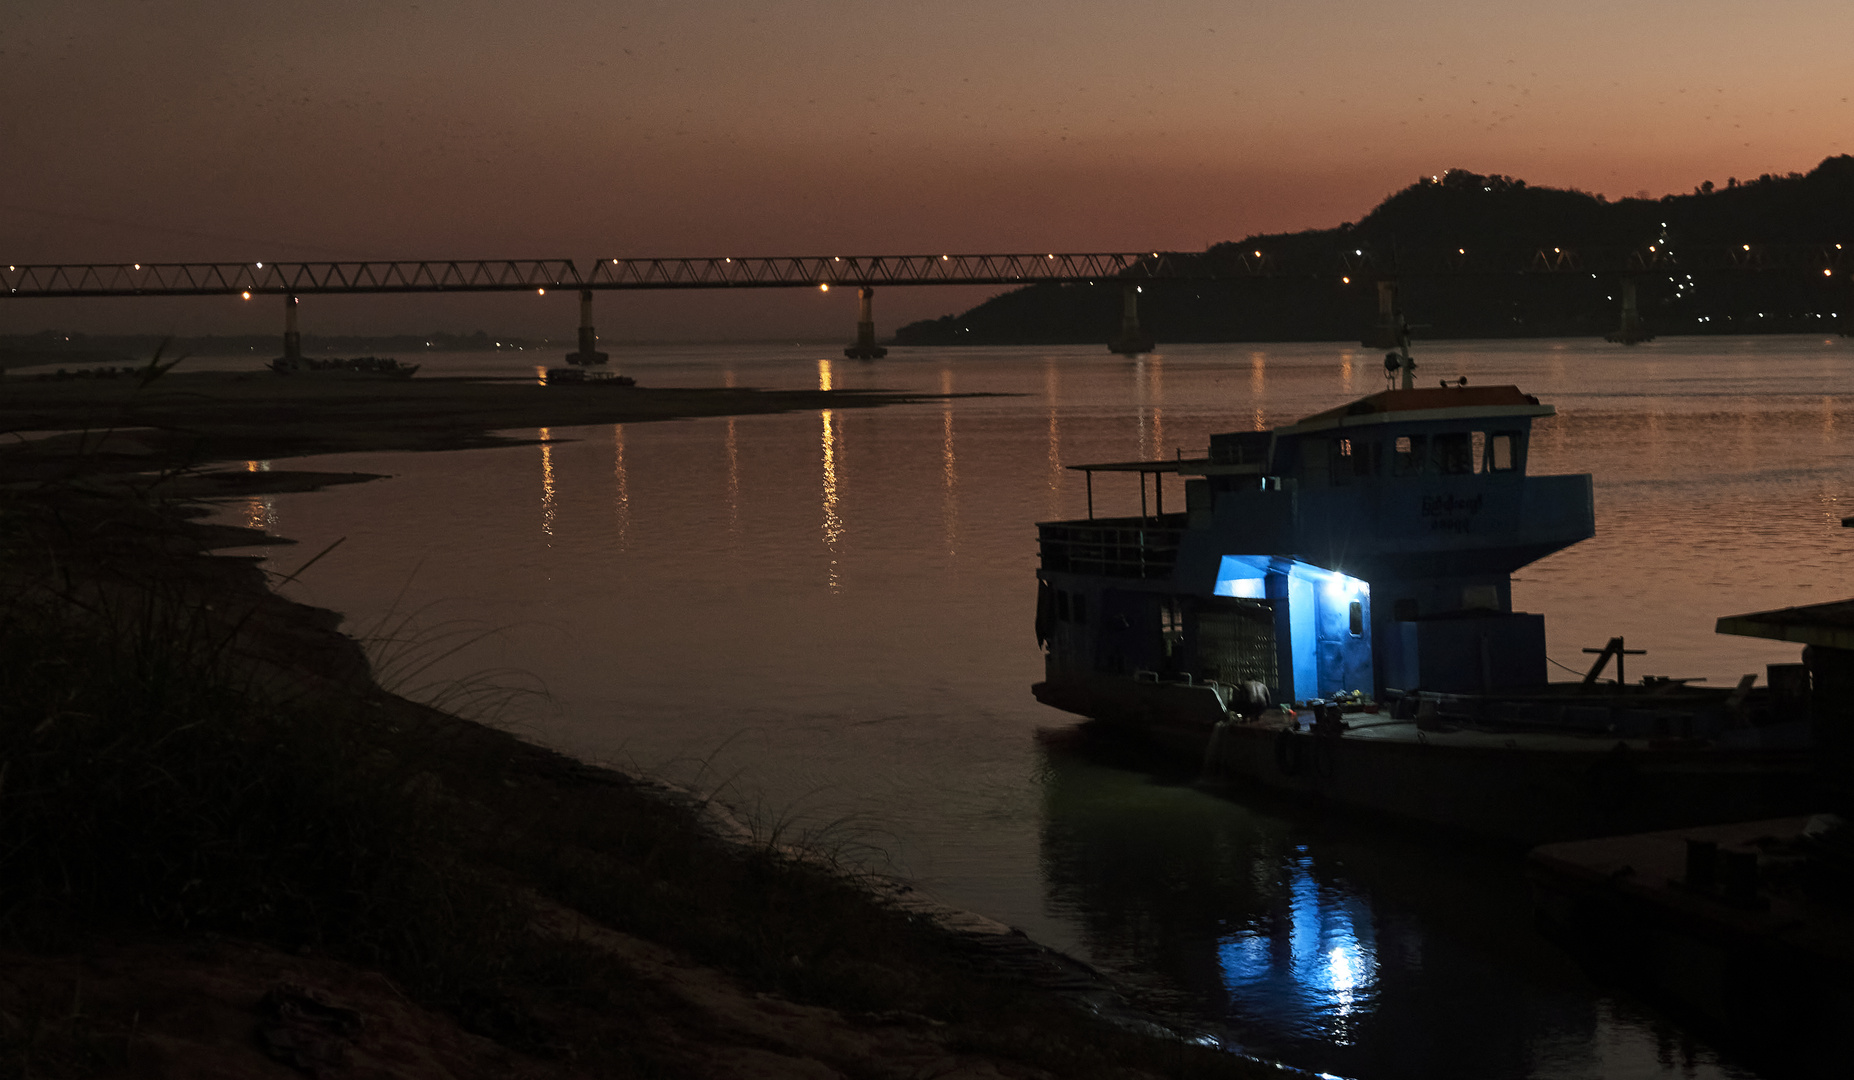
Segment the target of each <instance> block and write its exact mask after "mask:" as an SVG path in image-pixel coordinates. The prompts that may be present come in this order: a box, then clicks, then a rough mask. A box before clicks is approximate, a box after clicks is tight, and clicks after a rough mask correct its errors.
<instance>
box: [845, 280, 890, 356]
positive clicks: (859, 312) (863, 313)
mask: <svg viewBox="0 0 1854 1080" xmlns="http://www.w3.org/2000/svg"><path fill="white" fill-rule="evenodd" d="M843 355H845V356H847V357H849V358H850V359H852V360H880V359H882V358H883V357H884V356H887V355H888V350H887V349H885V348H883V347H882V346H880V345H877V344H876V339H875V290H874V289H873V288H871V287H869V286H868V285H859V286H857V289H856V341H855V343H854V344H851V345H847V346H845V347H844V350H843Z"/></svg>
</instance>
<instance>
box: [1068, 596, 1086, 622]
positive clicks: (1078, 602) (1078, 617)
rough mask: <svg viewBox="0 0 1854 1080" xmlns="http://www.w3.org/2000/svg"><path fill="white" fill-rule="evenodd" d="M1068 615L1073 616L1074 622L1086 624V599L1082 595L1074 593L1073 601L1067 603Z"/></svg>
mask: <svg viewBox="0 0 1854 1080" xmlns="http://www.w3.org/2000/svg"><path fill="white" fill-rule="evenodd" d="M1069 614H1070V615H1072V616H1074V617H1075V621H1076V622H1078V623H1085V622H1087V621H1088V597H1087V596H1086V595H1084V594H1082V593H1076V594H1075V597H1074V599H1073V600H1071V601H1070V603H1069Z"/></svg>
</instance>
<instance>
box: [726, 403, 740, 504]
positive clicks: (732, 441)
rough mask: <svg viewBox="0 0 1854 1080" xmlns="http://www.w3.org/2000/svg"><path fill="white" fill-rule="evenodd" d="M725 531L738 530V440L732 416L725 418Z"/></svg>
mask: <svg viewBox="0 0 1854 1080" xmlns="http://www.w3.org/2000/svg"><path fill="white" fill-rule="evenodd" d="M727 531H728V532H730V533H737V532H739V531H740V441H739V439H738V438H737V437H736V435H735V432H734V417H732V416H730V417H728V418H727Z"/></svg>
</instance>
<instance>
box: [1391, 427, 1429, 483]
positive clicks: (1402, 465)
mask: <svg viewBox="0 0 1854 1080" xmlns="http://www.w3.org/2000/svg"><path fill="white" fill-rule="evenodd" d="M1428 457H1429V439H1428V437H1427V436H1423V435H1399V436H1397V441H1396V442H1395V443H1393V444H1391V475H1392V476H1416V475H1418V474H1420V473H1421V472H1422V471H1423V464H1424V462H1425V461H1427V460H1428Z"/></svg>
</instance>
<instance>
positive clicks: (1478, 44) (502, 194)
mask: <svg viewBox="0 0 1854 1080" xmlns="http://www.w3.org/2000/svg"><path fill="white" fill-rule="evenodd" d="M1849 42H1854V3H1849V2H1848V0H1795V2H1784V0H1770V2H1763V3H1749V2H1745V0H1731V2H1720V0H1678V2H1676V0H1604V2H1586V0H1557V2H1548V3H1540V2H1538V0H1531V2H1523V3H1521V2H1507V0H1401V2H1395V3H1392V2H1379V0H1350V2H1342V0H1297V2H1286V0H1282V2H1272V0H1252V2H1244V3H1237V2H1227V0H1225V2H1213V0H1203V2H1166V0H1149V2H1144V3H1128V2H1126V0H1115V2H1112V3H1109V2H1096V0H1067V2H1063V3H1055V2H1049V0H1044V2H1037V3H1029V2H1023V3H1019V2H1011V0H987V2H978V3H966V2H918V0H917V2H915V3H885V2H880V0H854V2H815V3H797V2H792V3H770V2H769V3H757V2H751V0H676V2H668V3H642V2H639V3H628V2H622V0H553V2H546V0H524V2H520V3H513V2H509V3H490V2H468V0H458V2H443V0H421V2H419V3H411V4H408V3H391V2H371V0H370V2H317V0H304V2H300V3H288V4H283V3H269V2H243V0H225V2H220V3H210V4H209V3H203V2H196V3H162V2H131V0H117V2H104V0H99V2H85V0H8V2H7V3H5V4H0V259H3V260H4V261H6V262H9V263H24V262H78V261H86V262H87V261H135V260H139V261H143V262H153V261H169V260H205V259H224V260H246V259H249V260H257V259H264V260H292V259H324V258H341V259H355V258H371V259H384V258H448V257H499V258H500V257H566V258H573V259H577V260H582V261H589V260H591V259H594V258H598V257H612V256H632V255H683V254H688V255H707V254H717V255H719V254H734V255H743V254H744V255H753V254H848V253H852V252H859V253H861V252H868V253H874V252H887V253H901V252H940V251H953V250H961V251H1024V250H1034V251H1044V250H1142V249H1157V248H1177V249H1192V250H1195V249H1201V248H1203V247H1204V246H1205V245H1206V244H1207V243H1211V242H1215V241H1218V240H1225V239H1237V238H1240V237H1241V236H1243V235H1245V234H1247V233H1252V232H1259V231H1280V230H1291V229H1300V228H1309V227H1325V226H1330V225H1334V224H1337V223H1339V222H1341V221H1346V220H1355V219H1357V218H1358V217H1360V216H1362V215H1363V214H1365V213H1366V212H1367V211H1369V210H1370V208H1371V207H1372V206H1373V205H1375V204H1376V203H1377V202H1378V201H1379V200H1380V199H1382V198H1383V197H1384V196H1385V195H1387V194H1389V193H1390V192H1391V191H1393V190H1396V189H1397V188H1400V187H1402V186H1404V185H1406V184H1408V183H1410V182H1411V181H1412V180H1414V179H1415V178H1416V177H1417V176H1419V175H1427V174H1433V173H1437V172H1440V171H1441V170H1443V169H1447V168H1450V167H1461V168H1468V169H1473V170H1475V171H1477V172H1500V173H1507V174H1510V175H1515V176H1521V177H1524V178H1525V179H1526V180H1527V181H1529V182H1531V183H1534V184H1549V185H1555V186H1575V187H1580V188H1584V189H1587V190H1591V191H1598V192H1603V193H1606V194H1608V195H1611V196H1612V197H1615V196H1622V195H1632V194H1635V193H1637V192H1640V191H1647V192H1650V193H1652V194H1655V195H1660V194H1663V193H1666V192H1669V191H1689V190H1691V189H1692V188H1693V187H1694V185H1696V184H1698V183H1699V182H1700V181H1702V180H1707V179H1711V180H1714V181H1715V182H1718V183H1721V184H1723V183H1724V181H1725V180H1726V178H1727V177H1728V176H1739V177H1746V176H1755V175H1757V174H1759V173H1765V172H1787V171H1790V170H1806V169H1808V168H1810V167H1811V166H1813V165H1814V164H1815V163H1816V162H1818V161H1820V160H1821V159H1822V158H1823V157H1825V156H1827V155H1829V154H1833V153H1845V152H1849V151H1851V150H1854V105H1851V104H1850V100H1849V99H1850V97H1854V66H1850V64H1849V62H1848V54H1847V48H1848V44H1849ZM980 295H982V293H973V292H970V291H966V292H959V293H954V292H950V291H946V290H933V289H913V290H890V291H886V292H885V293H884V294H883V295H882V296H881V297H880V298H879V299H878V309H877V318H878V321H879V326H880V329H881V330H882V331H883V332H887V331H890V330H892V329H893V327H894V326H895V325H897V324H898V323H899V322H902V321H906V320H909V319H913V318H919V317H922V316H928V315H939V314H943V313H945V312H948V311H952V310H955V309H958V308H961V307H964V306H967V305H968V304H970V303H972V302H973V301H974V300H976V299H977V298H978V296H980ZM854 303H855V300H854V296H853V295H851V294H848V293H846V292H844V291H841V290H840V291H838V292H833V293H832V294H831V295H830V296H828V297H826V296H820V295H818V294H816V293H815V292H801V291H792V292H775V293H765V294H759V295H754V296H740V295H729V296H720V295H717V294H680V295H676V296H668V297H640V296H637V295H636V294H628V295H614V294H601V297H600V300H599V304H600V312H601V315H600V323H601V325H600V330H601V332H602V333H603V334H604V336H605V337H606V338H607V339H608V340H611V339H623V338H637V337H642V338H659V339H661V338H694V339H703V338H721V337H774V336H785V337H794V336H804V337H812V338H815V337H819V336H822V337H831V336H839V337H841V336H845V335H846V334H847V333H848V332H849V330H850V326H851V323H852V322H853V320H854V318H855V314H854ZM273 307H274V305H272V304H271V303H269V302H267V301H265V300H259V301H253V302H251V303H244V302H240V301H235V300H217V299H194V300H187V301H175V302H168V301H145V300H144V301H112V302H108V303H89V302H78V301H66V302H43V301H40V302H30V303H21V302H17V301H8V302H5V303H0V332H22V331H31V330H38V329H42V328H47V327H53V326H56V327H62V328H66V329H78V330H91V331H95V332H111V331H125V330H147V331H153V332H179V333H201V332H243V331H252V330H263V331H268V330H270V329H273V328H274V326H275V324H277V323H278V322H279V321H280V316H279V314H278V312H277V311H276V310H273ZM575 316H576V313H575V311H574V309H573V304H572V300H571V297H570V296H567V295H561V296H553V295H550V296H548V297H546V298H536V297H532V296H508V297H492V298H487V299H484V298H474V299H466V298H460V297H445V298H389V299H380V298H369V299H337V298H317V299H311V300H305V301H304V308H303V318H304V323H305V325H304V329H305V330H306V331H308V332H310V333H314V332H317V331H327V332H351V331H396V330H405V331H424V330H430V329H456V330H473V329H476V328H478V327H481V328H484V329H487V330H489V331H490V332H492V333H498V332H499V333H511V334H522V333H531V334H537V335H538V334H542V333H560V334H566V333H570V330H571V327H572V325H573V320H574V318H575Z"/></svg>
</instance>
